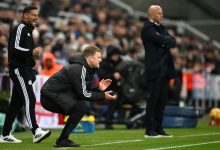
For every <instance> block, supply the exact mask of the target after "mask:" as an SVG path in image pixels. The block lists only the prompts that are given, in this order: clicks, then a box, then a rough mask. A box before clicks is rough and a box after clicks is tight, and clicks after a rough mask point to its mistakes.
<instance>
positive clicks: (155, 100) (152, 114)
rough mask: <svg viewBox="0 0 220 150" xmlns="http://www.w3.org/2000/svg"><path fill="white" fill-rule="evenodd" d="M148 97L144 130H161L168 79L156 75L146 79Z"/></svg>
mask: <svg viewBox="0 0 220 150" xmlns="http://www.w3.org/2000/svg"><path fill="white" fill-rule="evenodd" d="M148 87H149V94H150V97H149V99H148V100H147V104H146V118H145V119H146V120H145V123H146V132H148V131H160V130H163V127H162V123H163V113H164V108H165V105H166V100H167V94H168V89H169V79H168V78H165V77H158V78H157V79H155V80H150V81H148Z"/></svg>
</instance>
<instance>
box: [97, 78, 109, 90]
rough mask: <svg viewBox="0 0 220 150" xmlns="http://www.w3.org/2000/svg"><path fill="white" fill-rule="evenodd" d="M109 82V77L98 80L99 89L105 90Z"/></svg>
mask: <svg viewBox="0 0 220 150" xmlns="http://www.w3.org/2000/svg"><path fill="white" fill-rule="evenodd" d="M111 83H112V80H111V79H102V80H101V81H100V82H99V90H100V91H105V90H106V89H107V88H108V86H109V85H110V84H111Z"/></svg>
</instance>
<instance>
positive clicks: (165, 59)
mask: <svg viewBox="0 0 220 150" xmlns="http://www.w3.org/2000/svg"><path fill="white" fill-rule="evenodd" d="M162 19H163V10H162V8H161V7H160V6H158V5H151V6H150V7H149V8H148V20H146V22H145V23H144V26H143V28H142V31H141V38H142V42H143V45H144V49H145V76H146V80H147V84H148V87H149V94H150V97H149V99H148V100H147V105H146V118H145V119H146V122H145V123H146V133H145V137H172V136H171V135H168V134H167V133H166V132H165V131H164V130H163V127H162V122H163V113H164V107H165V104H166V99H167V94H168V88H169V80H170V79H171V78H174V77H175V68H174V63H173V59H172V56H171V51H170V48H173V47H175V45H176V41H175V39H174V38H173V37H172V36H171V35H169V33H168V32H167V30H166V28H165V27H164V26H163V25H162V24H161V21H162Z"/></svg>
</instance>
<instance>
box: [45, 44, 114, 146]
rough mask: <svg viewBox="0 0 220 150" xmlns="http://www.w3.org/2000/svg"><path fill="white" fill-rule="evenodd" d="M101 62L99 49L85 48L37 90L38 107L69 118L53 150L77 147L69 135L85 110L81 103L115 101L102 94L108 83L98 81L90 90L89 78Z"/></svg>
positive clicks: (109, 92) (108, 80) (84, 104)
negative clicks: (39, 105) (39, 100)
mask: <svg viewBox="0 0 220 150" xmlns="http://www.w3.org/2000/svg"><path fill="white" fill-rule="evenodd" d="M101 61H102V57H101V50H100V49H99V48H97V47H95V46H88V47H86V48H85V49H84V50H83V52H82V54H77V55H75V56H72V57H70V58H69V65H68V66H65V67H63V69H61V70H60V71H59V72H57V73H56V74H54V75H52V76H51V77H50V78H49V79H48V80H47V81H46V82H45V84H44V85H43V87H42V89H41V104H42V106H43V107H44V108H45V109H46V110H48V111H51V112H55V113H61V114H64V115H69V118H68V120H67V122H66V124H65V126H64V128H63V130H62V132H61V134H60V136H59V138H58V139H57V140H56V143H55V145H54V146H55V147H79V146H80V145H79V144H76V143H74V142H73V141H71V140H70V139H69V135H70V133H71V132H72V130H73V129H74V128H75V127H76V125H77V124H78V123H79V122H80V120H81V118H82V117H83V116H84V114H85V113H86V111H87V108H86V103H85V101H102V100H104V99H106V100H113V101H114V100H116V99H117V96H116V95H111V94H112V91H105V90H106V89H107V88H108V86H109V85H110V84H111V82H112V80H110V79H102V80H101V81H100V82H99V86H98V87H94V88H93V87H92V79H93V76H94V73H95V71H96V69H98V68H99V64H100V62H101Z"/></svg>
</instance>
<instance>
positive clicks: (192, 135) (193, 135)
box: [177, 132, 220, 138]
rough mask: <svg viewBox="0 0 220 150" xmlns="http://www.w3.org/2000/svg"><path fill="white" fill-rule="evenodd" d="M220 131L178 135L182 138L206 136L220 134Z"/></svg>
mask: <svg viewBox="0 0 220 150" xmlns="http://www.w3.org/2000/svg"><path fill="white" fill-rule="evenodd" d="M219 134H220V133H219V132H217V133H214V132H213V133H204V134H191V135H182V136H177V137H180V138H184V137H195V136H205V135H219Z"/></svg>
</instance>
